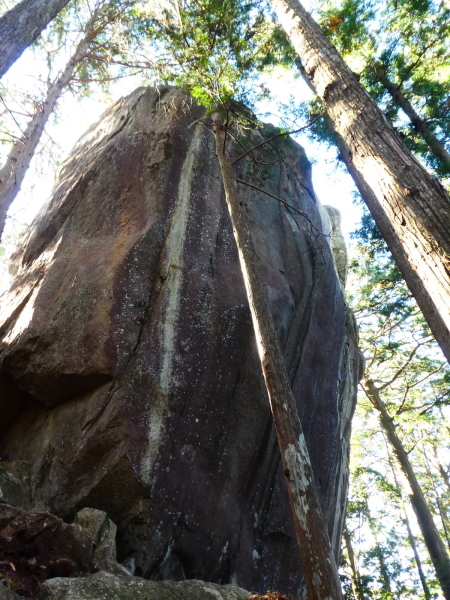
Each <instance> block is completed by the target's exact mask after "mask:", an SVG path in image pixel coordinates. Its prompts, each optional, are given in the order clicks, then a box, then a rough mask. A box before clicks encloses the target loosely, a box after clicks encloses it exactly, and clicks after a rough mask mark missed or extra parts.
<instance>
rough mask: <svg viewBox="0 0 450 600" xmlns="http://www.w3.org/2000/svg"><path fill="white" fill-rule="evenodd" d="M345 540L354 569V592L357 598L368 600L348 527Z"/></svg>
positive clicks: (357, 599)
mask: <svg viewBox="0 0 450 600" xmlns="http://www.w3.org/2000/svg"><path fill="white" fill-rule="evenodd" d="M344 541H345V547H346V549H347V554H348V560H349V561H350V568H351V570H352V589H353V594H354V596H355V598H356V600H366V597H365V595H364V591H363V587H362V583H361V575H360V573H359V569H358V567H357V566H356V560H355V552H354V550H353V544H352V538H351V537H350V533H349V531H348V529H347V527H345V528H344Z"/></svg>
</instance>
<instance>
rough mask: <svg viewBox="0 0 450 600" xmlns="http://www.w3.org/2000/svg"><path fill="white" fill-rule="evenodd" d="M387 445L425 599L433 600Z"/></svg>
mask: <svg viewBox="0 0 450 600" xmlns="http://www.w3.org/2000/svg"><path fill="white" fill-rule="evenodd" d="M384 442H385V444H386V450H387V453H388V461H389V466H390V467H391V471H392V475H393V476H394V481H395V487H396V488H397V489H398V490H399V491H400V499H401V507H402V511H403V522H404V523H405V526H406V530H407V532H408V540H409V544H410V546H411V548H412V551H413V554H414V560H415V562H416V566H417V571H418V573H419V579H420V583H421V585H422V589H423V593H424V597H425V600H431V592H430V588H429V587H428V583H427V580H426V577H425V573H424V572H423V568H422V561H421V560H420V556H419V551H418V549H417V544H416V540H415V538H414V535H413V532H412V529H411V524H410V522H409V517H408V513H407V512H406V507H405V503H404V500H403V490H402V486H401V485H400V482H399V481H398V479H397V473H396V472H395V467H394V465H393V463H392V459H391V453H390V452H389V445H388V441H387V440H386V438H385V440H384Z"/></svg>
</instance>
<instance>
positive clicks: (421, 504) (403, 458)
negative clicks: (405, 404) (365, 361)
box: [364, 379, 450, 600]
mask: <svg viewBox="0 0 450 600" xmlns="http://www.w3.org/2000/svg"><path fill="white" fill-rule="evenodd" d="M364 390H365V392H366V394H367V396H368V398H369V399H370V401H371V403H372V405H373V406H374V407H375V408H376V409H377V410H378V412H379V413H380V421H381V424H382V426H383V428H384V430H385V431H386V434H387V437H388V440H389V442H390V443H391V445H392V447H393V449H394V453H395V455H396V456H397V459H398V461H399V463H400V466H401V469H402V471H403V473H404V474H405V477H406V479H407V480H408V483H409V486H410V488H411V492H412V495H411V496H410V498H411V503H412V505H413V508H414V511H415V513H416V516H417V521H418V523H419V527H420V530H421V532H422V535H423V537H424V540H425V544H426V546H427V549H428V552H429V554H430V557H431V560H432V562H433V566H434V568H435V570H436V575H437V578H438V580H439V583H440V585H441V588H442V592H443V594H444V597H445V598H446V600H450V558H449V556H448V554H447V550H446V548H445V544H444V542H443V541H442V538H441V536H440V534H439V531H438V529H437V527H436V524H435V522H434V520H433V516H432V514H431V511H430V509H429V508H428V505H427V503H426V500H425V497H424V495H423V492H422V489H421V487H420V485H419V482H418V481H417V478H416V475H415V473H414V471H413V468H412V466H411V463H410V461H409V458H408V453H407V452H406V450H405V449H404V448H403V444H402V442H401V440H400V438H399V437H398V436H397V433H396V431H395V425H394V422H393V419H392V417H391V416H390V415H389V413H388V411H387V410H386V407H385V405H384V402H383V401H382V399H381V396H380V394H379V392H378V389H377V388H376V386H375V384H374V383H373V381H371V380H369V379H368V380H366V382H365V385H364Z"/></svg>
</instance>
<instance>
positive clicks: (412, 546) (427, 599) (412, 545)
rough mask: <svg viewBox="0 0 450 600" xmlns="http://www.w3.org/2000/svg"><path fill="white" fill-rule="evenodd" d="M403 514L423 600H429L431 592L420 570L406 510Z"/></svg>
mask: <svg viewBox="0 0 450 600" xmlns="http://www.w3.org/2000/svg"><path fill="white" fill-rule="evenodd" d="M403 512H404V515H405V516H404V522H405V525H406V529H407V530H408V539H409V543H410V545H411V548H412V551H413V552H414V559H415V561H416V566H417V570H418V572H419V578H420V583H421V584H422V589H423V593H424V595H425V600H431V592H430V588H429V587H428V583H427V580H426V578H425V573H424V572H423V568H422V561H421V560H420V556H419V552H418V550H417V544H416V540H415V539H414V535H413V532H412V530H411V525H410V523H409V519H408V515H407V514H406V510H404V509H403Z"/></svg>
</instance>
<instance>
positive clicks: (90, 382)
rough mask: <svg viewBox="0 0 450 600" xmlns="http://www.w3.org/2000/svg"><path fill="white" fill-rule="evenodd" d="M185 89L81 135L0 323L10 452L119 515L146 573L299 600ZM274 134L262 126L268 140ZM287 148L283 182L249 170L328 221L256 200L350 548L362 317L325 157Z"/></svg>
mask: <svg viewBox="0 0 450 600" xmlns="http://www.w3.org/2000/svg"><path fill="white" fill-rule="evenodd" d="M185 101H186V100H185V98H184V97H183V96H181V95H180V94H179V93H178V92H176V91H174V90H168V89H162V90H160V91H157V92H155V91H152V90H148V89H139V90H137V91H136V92H135V93H133V94H132V95H131V96H130V97H128V98H126V99H123V100H121V101H119V102H118V103H117V104H116V105H114V106H113V107H112V108H111V109H110V110H109V111H108V112H107V113H106V114H105V115H104V118H103V119H102V120H101V121H100V122H99V124H97V125H96V126H94V127H93V128H91V130H89V131H88V132H87V134H86V135H85V136H84V137H83V138H82V139H81V140H80V142H79V143H78V145H77V146H76V147H75V149H74V151H73V153H72V155H71V156H70V158H69V159H68V161H67V163H66V164H65V166H64V168H63V169H62V172H61V174H60V178H59V183H58V185H57V187H56V189H55V192H54V195H53V198H52V199H51V201H50V202H49V203H48V204H47V205H46V206H45V207H44V208H43V210H42V211H41V213H40V215H39V216H38V218H37V219H36V221H35V223H34V224H33V226H32V227H31V229H30V231H29V233H28V235H27V237H26V239H25V240H24V242H23V243H22V246H21V248H20V249H19V251H18V252H17V254H16V256H15V259H14V269H15V279H14V282H13V284H12V287H11V290H10V292H9V295H8V298H7V300H8V308H7V310H6V312H5V313H4V315H3V325H2V326H1V328H0V330H1V332H2V340H3V341H2V345H1V349H0V361H1V368H2V377H3V381H4V382H5V385H4V389H3V388H2V387H1V385H0V394H2V395H1V396H0V416H3V415H4V416H5V419H6V420H4V422H3V426H4V430H6V432H5V435H4V437H3V440H2V442H1V444H0V457H1V458H2V459H3V460H7V461H18V462H20V461H23V464H27V465H29V470H30V472H29V476H30V484H31V495H32V501H33V504H34V506H36V507H39V508H41V509H45V510H51V511H52V512H54V513H55V514H57V515H59V516H61V517H64V518H71V517H73V516H74V515H75V513H76V512H77V511H78V510H79V509H82V508H84V507H86V506H88V507H95V508H98V509H100V510H103V511H105V512H106V513H107V515H108V517H110V518H111V519H112V520H113V521H114V522H115V523H116V524H117V526H118V548H117V550H118V557H119V560H121V561H123V560H126V564H127V565H128V566H131V565H135V566H136V573H137V574H138V575H144V576H145V577H150V578H152V579H161V578H171V579H183V578H185V577H186V578H188V579H191V578H198V579H205V580H209V581H212V582H217V583H237V584H238V585H240V586H242V587H244V588H246V589H253V590H258V591H265V590H267V589H279V590H282V591H284V592H289V593H292V594H293V595H298V594H299V593H300V590H301V587H302V578H301V571H300V568H299V562H298V556H297V550H296V540H295V535H294V532H293V527H292V523H291V518H290V511H289V505H288V499H287V492H286V488H285V482H284V476H283V473H282V471H281V469H280V457H279V452H278V447H277V442H276V438H275V434H274V431H273V425H272V420H271V415H270V410H269V405H268V400H267V396H266V392H265V389H264V383H263V379H262V375H261V370H260V365H259V363H258V356H257V351H256V347H255V341H254V336H253V332H252V326H251V319H250V313H249V308H248V304H247V301H246V296H245V289H244V283H243V280H242V276H241V273H240V270H239V264H238V258H237V251H236V247H235V243H234V239H233V235H232V231H231V225H230V222H229V217H228V214H227V212H226V206H225V202H224V198H223V190H222V185H221V181H220V177H219V168H218V164H217V160H216V157H215V155H214V140H213V138H212V135H211V133H210V132H209V131H208V130H207V129H206V128H205V127H204V126H203V125H202V124H200V123H199V124H197V125H196V126H191V127H189V125H190V124H191V123H192V119H186V118H181V117H182V114H181V113H180V110H179V109H180V106H181V105H182V104H183V103H184V102H185ZM191 111H192V112H193V113H194V114H197V115H200V113H199V110H198V109H197V108H196V107H192V109H191ZM270 133H272V132H271V131H270V130H269V129H268V130H266V131H263V132H262V134H263V135H264V137H268V136H269V135H270ZM260 140H261V133H260V132H259V133H258V132H256V131H255V132H254V133H253V134H252V138H251V140H249V141H248V144H249V145H250V144H251V143H254V142H256V141H260ZM265 150H267V148H264V147H263V149H262V150H261V152H262V151H265ZM240 151H241V150H240V149H238V150H237V152H240ZM278 151H279V153H280V157H279V158H280V160H278V161H277V162H276V163H275V164H274V165H273V166H271V167H264V168H263V170H262V172H256V170H255V169H256V168H255V167H254V166H252V165H253V163H252V161H251V160H250V159H248V160H247V159H246V160H245V161H242V163H240V166H239V171H240V177H241V178H246V179H248V180H250V181H252V182H253V183H256V184H257V185H259V186H261V187H265V188H267V189H269V190H270V191H271V193H273V194H275V195H277V196H282V197H283V198H284V199H285V200H287V201H289V202H290V203H291V204H293V205H294V206H295V207H297V208H298V210H300V211H302V212H303V213H305V214H306V215H307V217H306V218H305V217H304V216H303V215H300V214H298V213H295V212H292V211H290V210H289V209H286V207H285V206H283V205H281V204H280V203H278V202H277V201H276V200H273V199H272V198H270V197H267V196H265V195H263V194H260V193H258V192H256V191H255V190H251V189H250V188H248V187H244V186H242V187H241V188H240V190H241V192H242V202H243V207H245V209H246V210H249V211H250V213H251V219H252V224H253V225H252V226H253V233H254V237H255V242H256V246H257V249H258V251H259V253H260V259H261V267H262V271H263V275H264V278H265V281H266V283H267V289H268V294H269V298H270V302H271V306H272V309H273V314H274V318H275V322H276V327H277V331H278V333H279V336H280V341H281V343H282V347H283V350H284V355H285V358H286V365H287V368H288V371H289V374H290V377H291V380H292V387H293V391H294V396H295V397H296V399H297V402H298V408H299V411H300V414H301V418H302V423H303V427H304V430H305V435H306V438H307V442H308V445H309V448H310V453H311V458H312V463H313V468H314V472H315V475H316V479H317V484H318V486H319V489H320V493H321V497H322V502H323V508H324V512H325V515H326V518H327V520H328V523H329V531H330V537H331V539H332V543H333V547H334V549H335V551H336V552H338V551H339V546H340V536H341V527H342V517H343V510H344V506H345V499H346V492H347V461H348V439H349V433H350V419H351V415H352V413H353V409H354V401H355V389H356V378H357V373H358V369H359V357H358V353H357V348H356V341H355V340H356V328H355V325H354V321H353V319H352V316H351V315H350V314H349V313H348V311H347V310H346V306H345V302H344V298H343V294H342V290H341V286H340V284H339V281H338V277H337V275H336V272H335V268H334V263H333V258H332V254H331V251H330V246H329V240H328V239H327V238H326V237H325V236H323V235H322V234H321V233H320V231H321V228H322V224H321V220H320V216H319V213H318V209H317V201H316V199H315V196H314V193H313V191H312V187H311V180H310V166H309V163H308V161H307V160H306V158H305V156H304V153H303V150H302V149H301V148H300V147H299V146H298V145H297V144H294V143H293V142H291V141H289V140H286V141H282V140H280V143H279V145H278V146H277V148H274V149H273V152H278ZM267 162H270V161H267ZM5 423H6V424H5Z"/></svg>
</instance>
